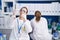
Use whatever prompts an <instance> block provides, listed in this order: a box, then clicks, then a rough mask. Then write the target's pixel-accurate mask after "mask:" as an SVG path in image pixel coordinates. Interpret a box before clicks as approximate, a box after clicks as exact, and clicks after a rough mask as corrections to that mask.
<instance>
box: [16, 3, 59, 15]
mask: <svg viewBox="0 0 60 40" xmlns="http://www.w3.org/2000/svg"><path fill="white" fill-rule="evenodd" d="M24 6H26V7H27V8H28V10H29V12H28V15H34V12H35V11H36V10H39V11H41V13H42V15H60V12H59V11H60V9H59V8H60V3H58V2H54V3H50V4H49V3H48V4H37V3H35V4H32V3H28V4H27V3H20V4H18V3H16V12H17V14H19V10H20V8H21V7H24Z"/></svg>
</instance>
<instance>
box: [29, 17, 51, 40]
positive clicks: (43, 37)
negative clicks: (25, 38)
mask: <svg viewBox="0 0 60 40" xmlns="http://www.w3.org/2000/svg"><path fill="white" fill-rule="evenodd" d="M35 19H36V17H34V18H33V19H32V20H31V25H32V28H33V32H32V33H31V34H30V36H31V38H32V39H33V40H52V35H51V34H49V32H48V25H47V20H46V19H45V18H43V17H41V19H40V21H39V22H36V20H35Z"/></svg>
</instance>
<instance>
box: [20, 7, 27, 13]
mask: <svg viewBox="0 0 60 40" xmlns="http://www.w3.org/2000/svg"><path fill="white" fill-rule="evenodd" d="M23 8H25V9H26V10H27V12H26V13H28V9H27V7H22V8H21V9H20V11H21V10H22V9H23Z"/></svg>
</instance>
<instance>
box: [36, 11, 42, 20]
mask: <svg viewBox="0 0 60 40" xmlns="http://www.w3.org/2000/svg"><path fill="white" fill-rule="evenodd" d="M35 17H36V20H37V21H39V20H40V18H41V12H40V11H36V12H35Z"/></svg>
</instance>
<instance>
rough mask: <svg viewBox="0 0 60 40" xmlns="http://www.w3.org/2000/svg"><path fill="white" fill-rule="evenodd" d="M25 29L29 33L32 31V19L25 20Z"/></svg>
mask: <svg viewBox="0 0 60 40" xmlns="http://www.w3.org/2000/svg"><path fill="white" fill-rule="evenodd" d="M25 29H26V32H27V33H30V32H32V27H31V24H30V21H28V20H27V21H26V22H25Z"/></svg>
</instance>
